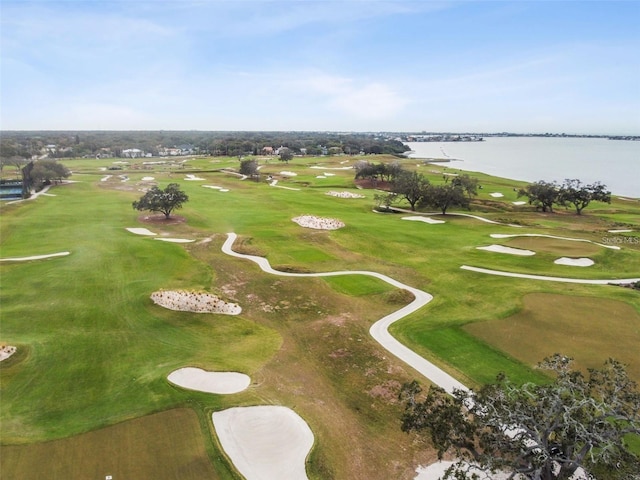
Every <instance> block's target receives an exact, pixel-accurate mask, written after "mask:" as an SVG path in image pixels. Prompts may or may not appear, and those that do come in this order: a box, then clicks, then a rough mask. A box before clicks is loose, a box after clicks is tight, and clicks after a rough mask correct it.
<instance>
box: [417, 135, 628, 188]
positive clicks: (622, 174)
mask: <svg viewBox="0 0 640 480" xmlns="http://www.w3.org/2000/svg"><path fill="white" fill-rule="evenodd" d="M407 145H408V146H409V147H410V148H411V149H412V150H413V151H414V153H412V154H411V155H410V157H411V158H450V159H451V160H452V161H451V162H450V163H445V164H443V165H446V166H448V167H449V168H455V169H461V170H468V171H472V172H483V173H487V174H489V175H495V176H498V177H505V178H511V179H514V180H524V181H527V182H535V181H537V180H545V181H554V180H556V181H558V182H559V183H561V182H562V181H563V180H564V179H565V178H578V179H580V180H581V181H582V182H583V183H593V182H596V181H600V182H602V183H604V184H605V185H606V186H607V188H608V189H609V190H611V192H612V193H613V194H615V195H622V196H628V197H640V142H633V141H623V140H607V139H606V138H544V137H487V138H485V141H483V142H416V143H414V142H412V143H407Z"/></svg>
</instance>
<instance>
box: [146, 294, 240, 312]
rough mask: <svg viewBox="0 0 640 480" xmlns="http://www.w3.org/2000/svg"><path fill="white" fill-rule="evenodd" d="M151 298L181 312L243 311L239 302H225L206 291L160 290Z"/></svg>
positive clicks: (161, 304)
mask: <svg viewBox="0 0 640 480" xmlns="http://www.w3.org/2000/svg"><path fill="white" fill-rule="evenodd" d="M151 300H152V301H153V303H155V304H156V305H160V306H161V307H164V308H168V309H169V310H177V311H180V312H194V313H221V314H225V315H239V314H240V312H242V308H240V305H238V304H237V303H228V302H225V301H224V300H222V299H220V298H218V297H217V296H215V295H213V294H211V293H206V292H190V291H187V290H159V291H157V292H153V293H152V294H151Z"/></svg>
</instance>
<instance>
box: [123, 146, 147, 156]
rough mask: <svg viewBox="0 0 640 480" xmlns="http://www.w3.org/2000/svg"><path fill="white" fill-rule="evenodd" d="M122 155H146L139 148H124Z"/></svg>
mask: <svg viewBox="0 0 640 480" xmlns="http://www.w3.org/2000/svg"><path fill="white" fill-rule="evenodd" d="M122 156H123V157H124V158H141V157H143V156H144V152H143V151H142V150H140V149H138V148H127V149H126V150H122Z"/></svg>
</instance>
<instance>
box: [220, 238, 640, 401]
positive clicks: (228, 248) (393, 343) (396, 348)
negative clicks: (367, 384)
mask: <svg viewBox="0 0 640 480" xmlns="http://www.w3.org/2000/svg"><path fill="white" fill-rule="evenodd" d="M236 238H237V235H236V234H235V233H228V234H227V239H226V241H225V242H224V244H223V245H222V251H223V252H224V253H226V254H227V255H231V256H234V257H238V258H244V259H246V260H251V261H252V262H255V263H257V264H258V266H259V267H260V268H261V269H262V270H263V271H265V272H267V273H271V274H273V275H281V276H285V277H331V276H340V275H367V276H369V277H375V278H378V279H380V280H382V281H384V282H386V283H388V284H389V285H392V286H394V287H396V288H402V289H405V290H408V291H409V292H411V293H412V294H413V295H414V297H415V299H414V300H413V301H412V302H411V303H409V304H408V305H406V306H404V307H402V308H401V309H399V310H396V311H395V312H392V313H390V314H389V315H387V316H385V317H383V318H381V319H380V320H378V321H377V322H376V323H374V324H373V325H372V326H371V328H370V329H369V333H370V334H371V336H372V337H373V338H374V339H375V340H376V341H377V342H378V343H379V344H380V345H382V346H383V347H384V348H385V349H387V350H388V351H389V352H390V353H392V354H393V355H395V356H396V357H398V358H399V359H400V360H402V361H403V362H405V363H407V364H408V365H410V366H411V367H413V368H414V369H415V370H417V371H418V372H419V373H420V374H422V375H424V376H425V377H426V378H428V379H429V380H430V381H431V382H433V383H434V384H436V385H438V386H440V387H441V388H443V389H444V390H445V391H447V392H448V393H452V392H453V390H454V389H460V390H468V388H467V387H466V386H465V385H463V384H462V383H460V382H459V381H458V380H456V379H455V378H453V377H452V376H451V375H449V374H448V373H446V372H444V371H443V370H441V369H440V368H438V367H437V366H435V365H434V364H433V363H431V362H429V361H427V360H426V359H424V358H423V357H421V356H420V355H418V354H417V353H416V352H414V351H413V350H411V349H410V348H408V347H406V346H405V345H403V344H402V343H400V342H399V341H398V340H396V339H395V338H394V337H393V336H392V335H391V334H390V333H389V327H390V326H391V324H392V323H394V322H395V321H397V320H400V319H401V318H403V317H406V316H407V315H409V314H411V313H413V312H415V311H416V310H418V309H420V308H422V307H423V306H425V305H426V304H428V303H429V302H430V301H431V300H433V296H432V295H431V294H429V293H427V292H424V291H422V290H420V289H417V288H414V287H411V286H409V285H406V284H404V283H401V282H399V281H397V280H394V279H393V278H391V277H388V276H386V275H383V274H381V273H377V272H369V271H363V270H345V271H336V272H323V273H292V272H281V271H279V270H275V269H273V268H272V267H271V264H270V263H269V260H267V259H266V258H264V257H258V256H255V255H246V254H242V253H237V252H234V251H233V250H232V246H233V243H234V242H235V240H236ZM460 268H462V269H464V270H470V271H475V272H478V273H485V274H492V275H504V276H509V277H516V278H525V279H530V280H545V281H554V282H571V283H587V284H599V285H606V284H610V283H631V282H636V281H640V278H631V279H610V280H592V279H579V278H564V277H547V276H540V275H528V274H519V273H511V272H500V271H497V270H488V269H481V268H477V267H470V266H467V265H463V266H462V267H460Z"/></svg>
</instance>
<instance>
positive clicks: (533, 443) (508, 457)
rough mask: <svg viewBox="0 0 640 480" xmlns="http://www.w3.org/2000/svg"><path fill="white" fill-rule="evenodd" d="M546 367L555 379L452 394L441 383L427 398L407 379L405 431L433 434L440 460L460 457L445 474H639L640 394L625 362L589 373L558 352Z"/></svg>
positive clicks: (533, 478) (538, 477)
mask: <svg viewBox="0 0 640 480" xmlns="http://www.w3.org/2000/svg"><path fill="white" fill-rule="evenodd" d="M540 367H541V368H545V369H548V370H550V371H551V372H552V373H553V374H554V376H555V378H554V379H553V381H551V382H549V383H548V384H545V385H536V384H532V383H527V384H524V385H515V384H513V383H511V382H509V381H508V379H507V378H505V377H504V376H499V377H498V379H497V381H496V383H494V384H490V385H487V386H484V387H482V388H480V389H479V390H478V391H477V392H473V391H470V390H469V391H461V390H457V391H455V392H454V394H453V395H449V394H447V393H446V392H445V391H444V390H442V389H441V388H438V387H431V389H430V390H429V391H428V393H427V394H426V395H425V394H423V393H422V389H421V388H420V386H419V385H418V384H417V382H415V381H414V382H412V383H408V384H405V385H404V386H403V387H402V390H401V393H400V398H401V399H402V400H403V402H404V405H405V412H404V415H403V418H402V429H403V430H404V431H406V432H424V433H428V435H429V437H430V439H431V441H432V443H433V445H434V446H435V447H436V448H437V450H438V456H439V458H442V457H443V455H444V454H445V453H453V454H455V455H456V456H457V457H458V458H459V459H460V461H459V462H457V463H456V464H454V465H452V467H451V468H450V469H449V470H448V471H447V474H446V475H445V477H444V478H453V479H466V478H492V477H491V475H492V474H494V473H495V472H497V471H501V472H503V473H504V474H506V475H507V476H508V478H510V479H512V478H513V479H528V480H560V479H570V478H572V476H574V475H577V478H594V479H606V480H610V479H618V480H622V479H624V480H631V479H638V478H640V458H638V456H636V455H635V454H634V453H632V452H631V451H630V450H629V447H628V445H627V443H626V440H627V436H628V435H634V434H635V435H640V413H639V409H640V392H638V390H637V385H636V383H635V382H634V381H632V380H631V379H630V378H629V377H628V375H627V372H626V369H625V367H624V366H623V365H622V364H620V363H619V362H617V361H615V360H609V361H607V362H606V363H605V364H604V367H603V368H602V369H589V371H588V374H587V375H586V376H585V375H583V373H581V372H580V371H578V370H575V369H573V368H572V364H571V359H569V358H567V357H564V356H561V355H557V354H556V355H554V356H552V357H549V358H547V359H545V360H544V361H543V362H541V364H540ZM471 472H475V473H474V474H472V473H471ZM478 472H483V473H486V474H487V476H486V477H479V476H478ZM467 475H471V477H468V476H467ZM473 475H476V476H475V477H473ZM573 478H576V477H575V476H574V477H573Z"/></svg>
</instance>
